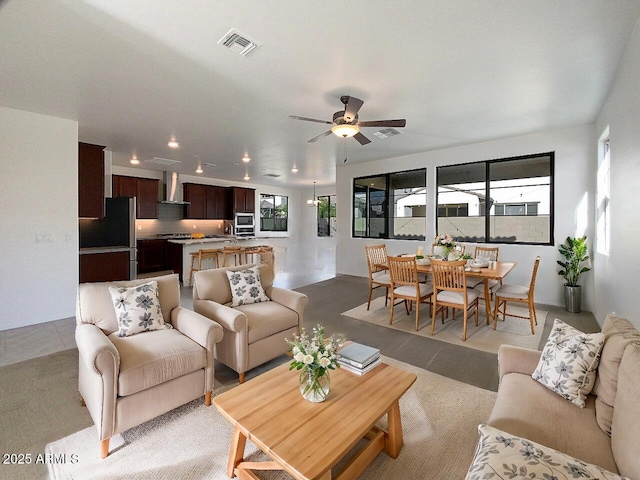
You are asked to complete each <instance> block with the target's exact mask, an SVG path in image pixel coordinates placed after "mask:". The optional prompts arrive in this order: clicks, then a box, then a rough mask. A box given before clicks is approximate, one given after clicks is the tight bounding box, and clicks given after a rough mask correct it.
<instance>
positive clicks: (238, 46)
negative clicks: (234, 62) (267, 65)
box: [218, 28, 262, 57]
mask: <svg viewBox="0 0 640 480" xmlns="http://www.w3.org/2000/svg"><path fill="white" fill-rule="evenodd" d="M221 44H222V45H224V46H225V47H227V48H228V49H229V50H231V51H232V52H236V53H237V54H238V55H240V56H241V57H247V56H249V54H250V53H251V52H253V51H254V50H256V49H258V48H260V47H261V46H262V44H261V43H258V42H256V41H255V40H253V39H251V38H249V37H248V36H247V35H245V34H244V33H242V32H239V31H238V30H236V29H235V28H232V29H231V30H229V31H228V32H227V34H226V35H225V36H224V37H222V38H221V39H220V40H219V41H218V45H221Z"/></svg>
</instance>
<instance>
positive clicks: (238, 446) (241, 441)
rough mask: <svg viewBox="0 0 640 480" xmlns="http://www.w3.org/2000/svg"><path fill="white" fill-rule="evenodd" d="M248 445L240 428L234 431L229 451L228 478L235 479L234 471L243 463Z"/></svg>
mask: <svg viewBox="0 0 640 480" xmlns="http://www.w3.org/2000/svg"><path fill="white" fill-rule="evenodd" d="M246 443H247V437H245V436H244V434H243V433H242V432H241V431H240V429H239V428H238V427H235V428H234V429H233V437H232V438H231V448H230V449H229V462H228V463H227V477H229V478H233V477H235V473H234V470H235V468H236V466H237V465H238V464H239V463H240V462H241V461H242V457H243V456H244V447H245V445H246Z"/></svg>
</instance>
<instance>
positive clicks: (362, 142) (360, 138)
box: [353, 132, 371, 145]
mask: <svg viewBox="0 0 640 480" xmlns="http://www.w3.org/2000/svg"><path fill="white" fill-rule="evenodd" d="M353 138H355V139H356V140H357V141H358V142H360V145H366V144H367V143H371V140H369V139H368V138H367V137H365V136H364V135H363V134H361V133H360V132H358V133H356V134H355V135H354V136H353Z"/></svg>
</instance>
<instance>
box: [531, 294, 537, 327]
mask: <svg viewBox="0 0 640 480" xmlns="http://www.w3.org/2000/svg"><path fill="white" fill-rule="evenodd" d="M531 309H532V310H533V320H534V321H535V323H536V325H538V316H537V315H536V306H535V304H534V303H533V299H531Z"/></svg>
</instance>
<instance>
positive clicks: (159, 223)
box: [136, 219, 224, 238]
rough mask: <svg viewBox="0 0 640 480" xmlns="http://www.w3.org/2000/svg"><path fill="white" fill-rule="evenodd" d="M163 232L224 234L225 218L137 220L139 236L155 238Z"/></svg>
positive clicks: (137, 235)
mask: <svg viewBox="0 0 640 480" xmlns="http://www.w3.org/2000/svg"><path fill="white" fill-rule="evenodd" d="M163 233H204V234H205V235H223V234H224V220H167V219H163V220H136V237H137V238H153V237H155V236H156V235H159V234H163Z"/></svg>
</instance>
